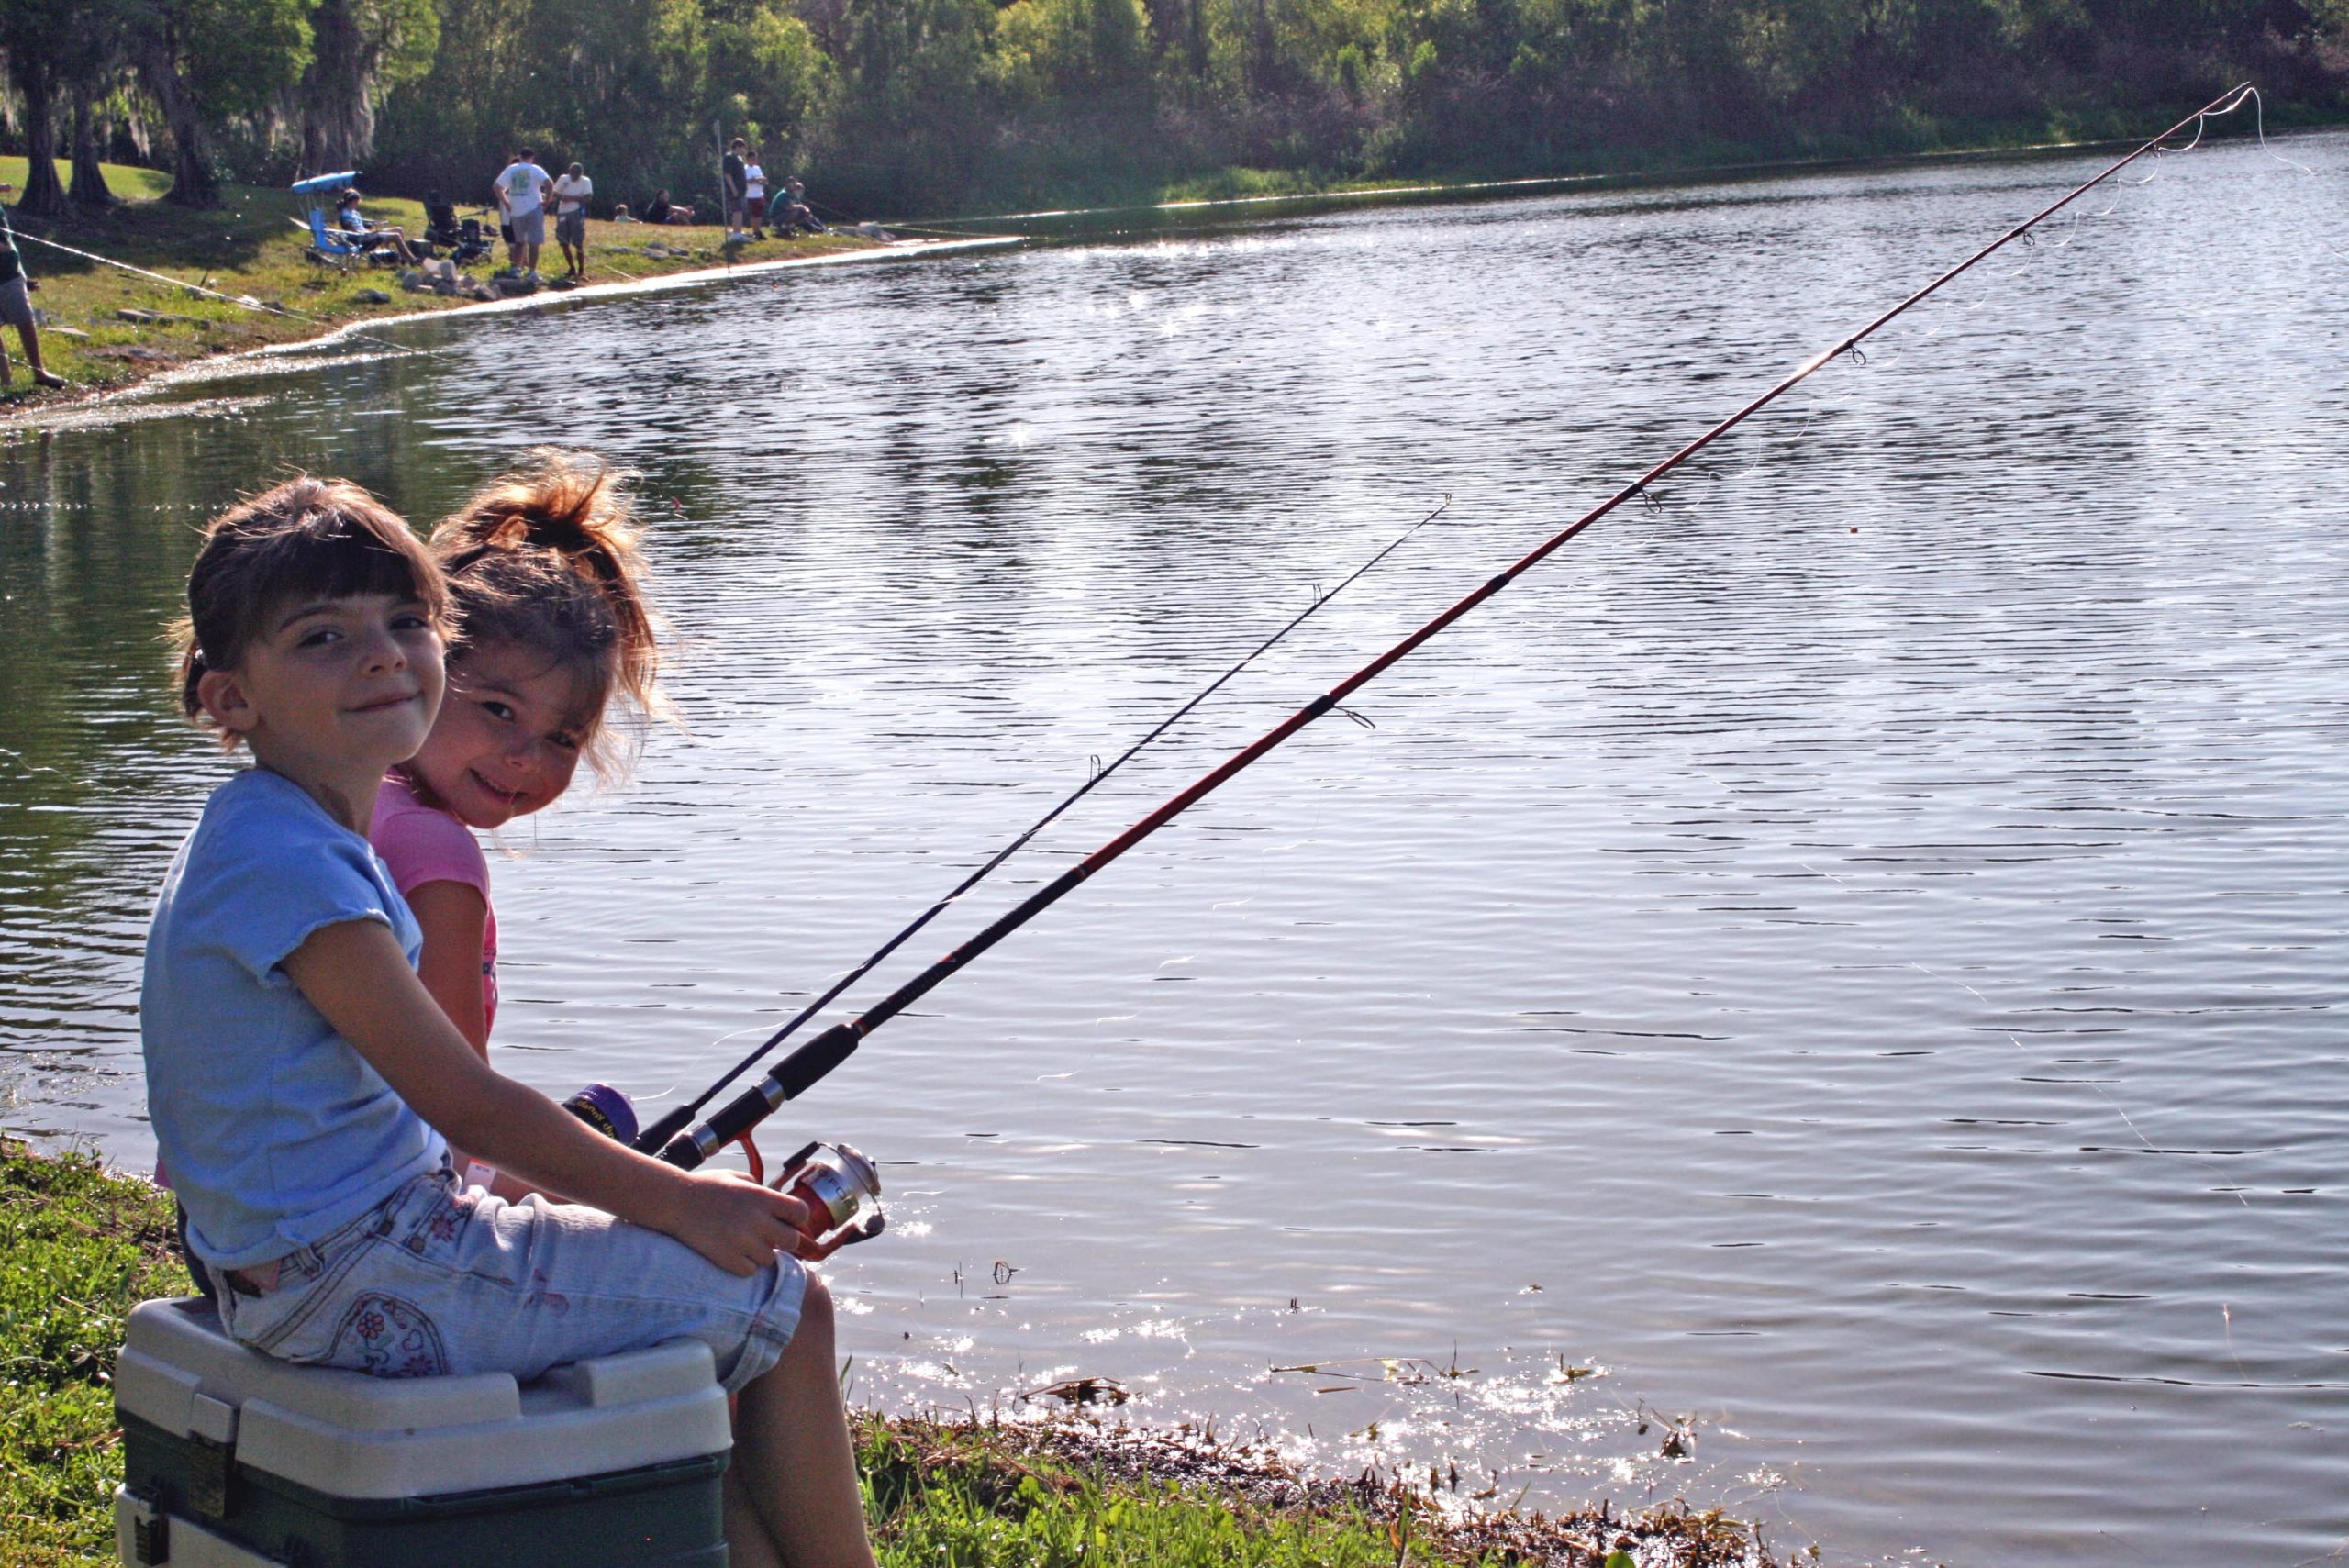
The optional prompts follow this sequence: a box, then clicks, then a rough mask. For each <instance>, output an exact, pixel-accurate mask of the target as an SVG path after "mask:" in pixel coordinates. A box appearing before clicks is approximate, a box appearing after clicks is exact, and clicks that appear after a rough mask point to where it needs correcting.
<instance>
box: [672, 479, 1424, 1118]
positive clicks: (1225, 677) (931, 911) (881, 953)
mask: <svg viewBox="0 0 2349 1568" xmlns="http://www.w3.org/2000/svg"><path fill="white" fill-rule="evenodd" d="M1451 505H1452V497H1451V496H1449V495H1446V496H1445V497H1444V498H1443V499H1442V502H1441V503H1439V504H1438V505H1437V506H1436V508H1435V509H1434V510H1433V511H1431V512H1430V513H1429V514H1428V515H1427V516H1426V517H1421V518H1420V519H1419V521H1418V522H1416V523H1413V524H1412V525H1411V526H1410V527H1409V528H1405V529H1404V530H1403V531H1402V532H1401V533H1399V534H1397V536H1396V537H1395V538H1394V539H1393V540H1392V541H1391V542H1389V543H1388V544H1387V546H1386V549H1384V550H1380V551H1379V552H1378V553H1377V554H1375V555H1374V556H1372V557H1371V558H1370V559H1369V560H1367V561H1365V562H1363V563H1362V564H1361V565H1360V566H1357V567H1355V568H1354V569H1353V571H1352V572H1350V573H1347V574H1346V576H1345V578H1344V580H1343V581H1341V582H1340V583H1339V584H1338V585H1337V586H1336V587H1334V588H1331V589H1330V591H1329V592H1328V593H1326V594H1316V595H1314V597H1313V602H1312V603H1310V604H1308V605H1307V606H1305V608H1304V609H1302V610H1300V611H1298V612H1297V615H1296V616H1295V617H1292V618H1291V619H1290V620H1289V621H1288V622H1287V623H1286V625H1284V626H1283V627H1281V628H1280V629H1279V630H1277V631H1275V632H1274V633H1273V634H1272V635H1271V636H1270V637H1267V638H1266V639H1264V641H1262V642H1260V643H1258V644H1257V645H1256V646H1255V647H1253V648H1252V649H1250V650H1249V651H1248V652H1247V654H1246V655H1245V656H1244V657H1242V658H1241V661H1240V662H1238V663H1236V664H1234V665H1232V667H1231V668H1230V669H1229V670H1226V671H1225V672H1224V673H1222V674H1220V675H1218V676H1217V677H1216V678H1215V679H1214V680H1212V681H1210V682H1208V684H1207V686H1206V688H1205V689H1204V690H1202V691H1201V692H1199V693H1198V695H1196V696H1194V697H1192V698H1191V699H1190V700H1189V701H1188V702H1186V703H1185V704H1184V705H1183V706H1180V707H1178V708H1176V709H1175V711H1174V712H1173V713H1170V714H1168V715H1167V716H1166V717H1164V718H1163V719H1160V720H1159V721H1158V723H1157V725H1156V726H1155V727H1154V728H1152V730H1151V731H1150V733H1148V734H1147V735H1144V736H1143V737H1142V738H1141V740H1137V741H1135V742H1134V743H1133V744H1132V745H1130V746H1129V747H1127V748H1126V749H1125V751H1122V752H1120V753H1119V755H1118V756H1117V757H1116V758H1115V759H1114V760H1113V761H1111V762H1110V763H1109V765H1108V766H1107V767H1097V768H1096V769H1095V770H1094V772H1093V773H1092V775H1091V776H1090V777H1088V778H1087V779H1086V780H1085V782H1084V783H1083V784H1079V785H1077V786H1076V788H1074V789H1073V790H1071V791H1070V792H1069V793H1068V794H1067V795H1063V796H1062V798H1061V799H1060V801H1059V802H1058V803H1057V804H1055V805H1054V806H1052V809H1051V810H1049V811H1047V812H1045V813H1044V814H1043V816H1041V817H1038V818H1037V819H1036V820H1035V821H1034V822H1033V823H1032V824H1030V826H1029V827H1028V828H1026V829H1025V830H1024V831H1022V832H1021V833H1020V834H1019V837H1018V838H1016V839H1014V840H1011V842H1009V843H1008V844H1006V845H1005V846H1004V847H1003V848H1002V849H1000V850H997V851H996V852H995V854H994V856H993V857H992V858H990V859H989V860H988V861H987V862H986V863H985V865H982V866H981V867H979V869H978V870H976V871H974V872H973V873H971V874H970V875H968V876H966V877H964V878H963V880H962V881H961V882H960V883H958V884H956V885H955V887H954V890H953V891H952V892H951V893H949V894H947V895H946V896H945V897H943V898H941V899H940V900H939V901H938V902H937V903H935V904H932V905H931V906H930V907H929V908H927V909H925V910H923V911H922V912H921V913H920V914H919V915H917V916H915V917H914V918H913V919H912V920H911V921H910V922H909V923H908V924H907V926H906V927H905V928H904V929H902V930H900V931H898V932H897V934H896V936H894V937H891V938H890V939H889V940H887V941H885V942H883V943H882V944H881V945H880V946H879V947H877V948H875V949H874V950H873V952H872V954H871V956H870V957H868V958H866V959H865V961H864V962H862V963H860V964H858V965H857V966H856V967H855V968H853V969H852V970H850V971H849V972H848V973H845V974H843V975H841V977H840V978H839V979H838V980H836V981H834V982H833V983H832V985H831V988H830V989H829V990H828V991H826V992H825V993H824V994H823V995H820V996H818V997H817V998H816V999H815V1000H814V1001H812V1002H810V1003H808V1004H807V1006H804V1007H802V1008H800V1009H799V1011H798V1013H797V1014H796V1015H795V1016H794V1017H793V1018H792V1019H791V1021H790V1022H788V1023H786V1024H785V1025H784V1026H783V1027H782V1028H781V1029H777V1030H775V1031H774V1033H773V1034H771V1035H769V1036H767V1038H766V1039H765V1040H762V1041H760V1042H759V1044H758V1045H756V1046H754V1047H753V1048H752V1049H751V1051H750V1053H749V1054H747V1055H745V1056H744V1057H743V1058H742V1060H741V1061H740V1062H736V1063H735V1064H734V1065H733V1066H731V1067H729V1068H728V1069H727V1070H726V1072H725V1073H723V1074H721V1075H720V1076H719V1078H718V1081H717V1082H716V1083H714V1084H711V1085H710V1086H709V1087H708V1088H707V1089H704V1090H703V1091H702V1092H701V1093H700V1094H699V1095H696V1096H695V1097H694V1098H693V1099H692V1100H691V1101H689V1102H687V1103H686V1104H685V1105H682V1106H676V1107H675V1108H674V1109H673V1110H671V1111H669V1112H668V1113H667V1114H666V1115H664V1116H662V1118H661V1119H660V1120H658V1121H656V1122H654V1123H653V1124H652V1125H651V1127H648V1128H646V1129H644V1131H643V1132H642V1133H640V1134H639V1135H638V1136H637V1137H636V1138H635V1139H634V1140H630V1141H632V1142H633V1143H634V1145H635V1147H636V1148H638V1149H639V1150H641V1151H643V1152H645V1153H647V1154H657V1153H659V1152H660V1151H662V1150H663V1149H665V1148H667V1147H668V1146H669V1140H671V1139H673V1138H674V1137H676V1136H677V1134H678V1133H680V1132H683V1131H684V1130H685V1127H686V1124H687V1123H689V1122H691V1121H692V1120H693V1118H694V1116H695V1113H696V1112H697V1111H699V1110H700V1109H701V1108H702V1106H706V1105H707V1104H709V1102H710V1101H712V1100H714V1099H716V1098H717V1097H718V1095H719V1094H720V1093H722V1092H723V1091H724V1090H725V1088H726V1085H727V1084H731V1083H732V1082H734V1080H735V1079H737V1078H740V1076H741V1075H742V1074H743V1073H747V1072H749V1071H750V1070H751V1064H752V1063H754V1062H757V1061H758V1060H759V1058H760V1057H762V1056H764V1055H765V1054H766V1053H767V1052H768V1051H773V1050H774V1048H775V1047H776V1046H778V1045H781V1044H782V1043H783V1042H784V1041H785V1040H788V1039H790V1038H791V1037H792V1036H793V1035H794V1034H796V1033H797V1032H798V1031H799V1027H800V1026H801V1025H802V1024H804V1023H806V1022H807V1020H808V1019H810V1018H814V1017H815V1016H816V1015H817V1014H818V1013H820V1012H822V1011H823V1010H824V1009H825V1008H826V1007H829V1006H831V1005H832V1003H833V1002H834V1001H835V1000H837V999H838V998H839V996H840V994H841V992H843V991H845V990H847V989H848V988H849V987H850V986H852V985H853V984H856V983H857V982H858V981H860V980H862V979H863V978H864V977H865V976H866V975H867V974H869V973H872V972H873V969H874V965H876V964H878V963H880V962H882V961H883V960H884V959H886V958H887V957H888V956H889V955H890V954H891V953H893V952H896V951H897V950H898V949H899V948H900V947H903V946H904V945H905V944H906V942H907V940H909V939H911V938H912V937H913V936H914V934H915V933H916V932H918V931H919V930H920V929H922V928H923V927H924V926H927V925H929V924H930V922H931V921H932V920H934V919H936V918H938V917H939V916H941V915H943V914H944V913H946V911H947V910H948V909H949V908H951V907H952V906H954V905H955V904H957V903H959V902H960V901H961V900H962V897H963V895H964V894H966V893H968V892H970V891H971V889H973V888H974V887H976V886H978V884H980V883H982V882H985V880H986V879H987V877H988V876H989V875H991V874H992V873H994V871H995V869H996V867H997V866H999V865H1001V864H1003V862H1006V861H1008V860H1009V859H1010V858H1011V857H1012V856H1013V855H1015V854H1017V853H1019V851H1020V849H1021V848H1022V847H1023V846H1025V845H1026V844H1027V842H1028V841H1029V840H1030V839H1033V838H1034V837H1035V836H1036V835H1037V834H1039V833H1041V832H1042V831H1043V830H1044V829H1045V828H1049V827H1051V826H1052V824H1053V823H1054V822H1056V821H1058V820H1059V819H1060V817H1061V816H1062V814H1063V813H1064V812H1065V811H1067V810H1068V808H1069V807H1070V806H1074V805H1075V804H1076V803H1077V802H1078V801H1080V800H1083V799H1084V798H1085V796H1086V795H1091V794H1092V793H1093V792H1094V791H1095V790H1097V789H1098V788H1100V787H1101V785H1102V784H1104V783H1106V782H1108V777H1109V775H1110V774H1111V773H1116V772H1117V771H1118V770H1119V768H1122V767H1124V766H1125V765H1126V764H1127V763H1128V762H1131V761H1133V759H1134V756H1135V754H1136V753H1137V752H1139V751H1141V749H1142V748H1143V747H1145V746H1147V745H1149V744H1150V743H1151V742H1152V741H1153V740H1157V739H1158V738H1159V737H1160V736H1162V735H1163V734H1165V733H1166V732H1167V731H1168V730H1170V729H1172V728H1175V726H1176V725H1177V724H1180V723H1181V722H1182V721H1183V720H1184V718H1185V717H1187V716H1188V715H1189V714H1190V712H1191V710H1192V709H1194V708H1196V707H1197V706H1199V705H1200V704H1201V703H1203V702H1205V701H1207V700H1208V698H1209V697H1211V696H1213V695H1216V693H1218V692H1219V691H1221V690H1222V689H1223V688H1224V686H1225V684H1228V683H1229V682H1230V680H1231V678H1232V677H1233V676H1235V675H1237V674H1239V673H1240V672H1241V671H1242V670H1245V669H1246V668H1248V666H1249V665H1251V664H1252V663H1254V662H1256V661H1257V660H1258V659H1259V658H1261V657H1262V656H1263V655H1264V653H1265V651H1268V650H1269V649H1270V648H1271V647H1272V646H1273V644H1275V643H1276V642H1278V641H1280V640H1281V639H1283V638H1285V637H1286V636H1287V635H1288V634H1289V633H1290V632H1292V631H1295V630H1296V629H1297V628H1298V627H1300V626H1303V625H1304V624H1305V623H1306V622H1307V621H1308V620H1309V619H1311V618H1312V617H1313V616H1314V614H1315V613H1316V612H1317V611H1319V609H1320V608H1321V606H1324V605H1326V604H1328V603H1329V602H1330V600H1332V599H1334V598H1336V597H1337V596H1338V595H1341V594H1342V593H1344V592H1345V591H1346V590H1347V589H1348V588H1351V587H1353V585H1354V584H1355V583H1357V582H1359V581H1360V580H1361V579H1362V578H1363V576H1364V574H1365V573H1369V572H1370V571H1371V569H1372V568H1374V567H1375V566H1376V565H1377V564H1378V563H1379V562H1382V561H1384V560H1386V558H1387V557H1388V556H1390V555H1392V554H1394V553H1395V552H1396V551H1397V550H1400V549H1402V548H1403V546H1404V545H1406V544H1408V542H1410V539H1411V536H1412V535H1414V534H1416V533H1418V532H1419V530H1420V529H1421V528H1426V527H1427V526H1428V525H1429V524H1430V523H1432V522H1434V521H1435V520H1436V519H1437V518H1438V517H1442V516H1443V514H1444V509H1445V508H1446V507H1448V506H1451ZM1096 761H1098V759H1096Z"/></svg>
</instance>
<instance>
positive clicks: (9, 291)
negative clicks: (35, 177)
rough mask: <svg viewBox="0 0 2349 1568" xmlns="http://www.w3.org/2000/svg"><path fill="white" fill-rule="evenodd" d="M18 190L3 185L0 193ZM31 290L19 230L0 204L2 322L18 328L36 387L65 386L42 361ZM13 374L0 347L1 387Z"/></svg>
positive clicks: (0, 302) (0, 304) (20, 342)
mask: <svg viewBox="0 0 2349 1568" xmlns="http://www.w3.org/2000/svg"><path fill="white" fill-rule="evenodd" d="M16 188H17V187H16V186H14V185H11V184H8V183H5V182H0V191H13V190H15V189H16ZM32 289H33V281H32V279H30V278H28V277H27V276H26V275H25V259H24V258H23V257H22V256H19V255H18V254H17V230H16V228H14V227H13V226H12V225H11V224H10V223H9V222H8V209H7V207H6V206H5V205H0V322H5V323H6V324H7V325H8V326H10V327H14V328H16V329H17V342H18V343H19V344H20V345H22V346H23V348H24V350H25V364H26V366H27V368H28V369H29V370H31V372H32V373H33V384H34V385H36V386H63V385H64V384H65V378H64V377H63V376H61V375H59V374H58V373H56V372H55V371H53V370H50V368H49V367H47V366H46V365H44V364H42V363H41V362H40V328H39V326H37V325H36V324H35V323H34V320H33V302H32ZM13 374H14V372H12V371H10V370H9V368H8V350H6V348H5V347H0V386H6V385H7V384H8V381H9V379H10V377H11V376H12V375H13Z"/></svg>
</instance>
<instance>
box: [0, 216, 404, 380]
mask: <svg viewBox="0 0 2349 1568" xmlns="http://www.w3.org/2000/svg"><path fill="white" fill-rule="evenodd" d="M0 224H6V217H5V216H0ZM8 231H9V233H11V234H12V235H14V236H15V237H16V238H17V239H29V240H31V241H32V242H33V243H34V244H36V245H46V246H48V247H49V248H50V250H62V251H64V252H65V253H66V254H67V255H69V256H79V257H80V258H82V260H83V261H97V262H101V263H103V264H104V265H106V266H109V267H120V268H121V269H122V270H123V271H124V272H136V273H138V274H139V276H140V277H142V278H152V279H154V280H155V281H156V282H157V283H159V284H171V285H172V287H173V288H175V289H185V290H186V291H187V292H188V293H190V294H200V295H210V296H211V297H212V298H214V299H219V300H226V301H228V303H229V304H230V305H233V306H236V307H237V308H238V309H239V310H250V311H254V312H257V313H258V314H260V315H262V316H290V317H294V318H295V320H296V321H308V322H311V323H314V324H315V325H317V326H320V327H326V328H335V327H337V325H338V324H337V323H336V322H334V321H332V320H330V319H328V317H323V316H312V315H311V314H310V313H309V312H307V311H305V310H296V309H295V308H294V307H293V306H290V305H274V306H271V305H255V304H252V303H251V302H250V301H249V300H244V299H239V297H237V296H236V295H233V294H222V293H221V292H220V291H219V290H218V289H216V288H206V287H205V286H204V285H203V284H191V283H186V282H184V281H182V280H181V279H178V278H174V277H170V276H167V275H165V274H164V273H161V272H149V271H148V270H147V269H146V268H144V267H134V266H132V265H131V264H130V263H129V262H128V261H116V260H115V259H114V258H113V257H111V256H101V255H99V254H98V253H97V252H96V251H95V250H75V249H74V248H73V247H72V246H71V245H65V244H61V243H60V242H58V241H57V240H54V239H42V238H41V237H40V236H39V235H38V234H28V233H26V232H25V231H24V230H23V229H20V228H15V227H14V226H9V228H8ZM340 330H341V331H343V332H346V333H348V334H349V335H350V336H351V337H353V338H363V339H366V340H367V341H368V342H371V343H373V344H374V345H375V346H376V347H377V348H380V349H388V350H391V351H392V352H393V353H395V354H414V355H416V356H417V357H418V358H428V359H429V358H430V357H431V356H432V355H434V354H444V353H447V352H449V350H446V349H411V348H409V347H407V346H406V344H403V343H392V342H386V341H385V340H384V339H381V338H373V337H369V336H368V333H367V329H366V328H363V327H356V326H342V327H341V328H340Z"/></svg>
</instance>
